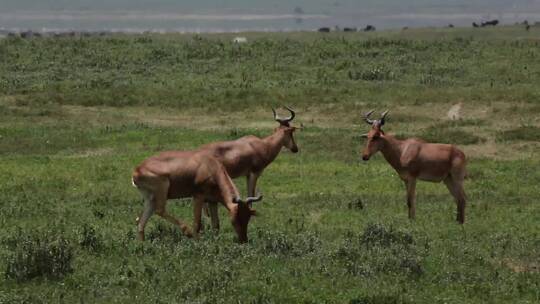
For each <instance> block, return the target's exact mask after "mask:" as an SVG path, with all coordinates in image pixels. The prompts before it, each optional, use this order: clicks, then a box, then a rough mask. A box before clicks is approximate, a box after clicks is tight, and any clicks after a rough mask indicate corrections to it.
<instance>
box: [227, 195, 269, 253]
mask: <svg viewBox="0 0 540 304" xmlns="http://www.w3.org/2000/svg"><path fill="white" fill-rule="evenodd" d="M260 200H262V195H260V194H259V195H258V196H255V197H248V198H246V199H245V200H243V199H242V198H240V197H235V198H233V202H234V203H235V204H236V206H238V208H236V209H235V210H234V211H233V212H232V217H231V221H232V225H233V226H234V230H236V234H237V235H238V241H239V242H240V243H246V242H247V241H248V237H247V227H248V224H249V220H250V219H251V217H252V216H254V215H256V214H257V212H256V211H255V210H254V209H252V208H251V207H250V206H251V204H252V203H254V202H258V201H260Z"/></svg>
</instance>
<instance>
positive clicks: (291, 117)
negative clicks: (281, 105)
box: [285, 106, 296, 122]
mask: <svg viewBox="0 0 540 304" xmlns="http://www.w3.org/2000/svg"><path fill="white" fill-rule="evenodd" d="M285 109H287V110H289V112H291V116H289V117H288V118H285V120H286V121H287V122H289V121H291V120H293V119H294V117H295V116H296V113H294V111H293V110H292V109H291V108H289V107H288V106H285Z"/></svg>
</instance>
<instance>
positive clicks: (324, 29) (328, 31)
mask: <svg viewBox="0 0 540 304" xmlns="http://www.w3.org/2000/svg"><path fill="white" fill-rule="evenodd" d="M317 31H318V32H319V33H330V28H329V27H321V28H319V29H318V30H317Z"/></svg>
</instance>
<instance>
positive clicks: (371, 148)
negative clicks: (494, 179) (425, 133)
mask: <svg viewBox="0 0 540 304" xmlns="http://www.w3.org/2000/svg"><path fill="white" fill-rule="evenodd" d="M371 113H373V111H370V112H368V113H366V114H364V120H365V121H366V122H367V123H368V124H369V125H371V130H370V131H369V133H367V134H364V135H363V137H365V138H367V144H366V147H365V148H364V151H363V152H362V159H363V160H365V161H367V160H369V158H370V157H371V156H372V155H373V154H374V153H376V152H377V151H381V153H382V154H383V156H384V158H385V159H386V161H387V162H388V163H389V164H390V165H391V166H392V167H393V168H394V169H395V170H396V172H397V173H398V175H399V177H400V178H401V179H402V180H403V181H404V182H405V186H406V188H407V205H408V207H409V218H410V219H414V217H415V210H416V207H415V201H416V197H415V196H416V195H415V190H416V180H417V179H420V180H424V181H430V182H440V181H444V183H445V184H446V187H448V190H449V191H450V193H451V194H452V196H453V197H454V198H455V200H456V203H457V221H458V222H460V223H461V224H463V222H464V221H465V191H464V190H463V179H464V178H465V172H466V171H465V166H466V159H465V154H464V153H463V152H462V151H461V150H459V149H458V148H457V147H456V146H454V145H448V144H435V143H427V142H425V141H423V140H421V139H417V138H409V139H405V140H399V139H397V138H395V137H393V136H391V135H387V134H385V133H384V131H383V130H382V126H383V125H384V122H385V117H386V114H388V111H386V112H384V113H382V115H381V118H380V119H378V120H376V119H375V120H372V119H370V118H369V116H370V115H371Z"/></svg>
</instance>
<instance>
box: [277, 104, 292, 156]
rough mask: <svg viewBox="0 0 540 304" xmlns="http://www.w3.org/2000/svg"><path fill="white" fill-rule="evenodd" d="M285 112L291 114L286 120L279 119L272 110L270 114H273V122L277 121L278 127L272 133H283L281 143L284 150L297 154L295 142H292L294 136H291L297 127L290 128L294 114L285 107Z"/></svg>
mask: <svg viewBox="0 0 540 304" xmlns="http://www.w3.org/2000/svg"><path fill="white" fill-rule="evenodd" d="M285 108H286V109H287V110H289V112H290V113H291V115H290V116H289V117H287V118H281V117H279V116H278V115H277V113H276V110H274V108H272V112H273V113H274V120H275V121H277V122H278V123H279V127H277V128H276V129H275V130H274V131H275V132H283V133H284V135H285V136H284V142H283V145H284V146H285V148H287V149H289V150H290V151H291V152H293V153H297V152H298V146H297V145H296V142H295V141H294V136H293V133H294V131H296V130H297V129H299V128H297V127H292V126H291V124H290V122H291V121H292V120H293V119H294V116H295V115H296V114H295V113H294V111H293V110H292V109H291V108H289V107H285Z"/></svg>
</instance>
